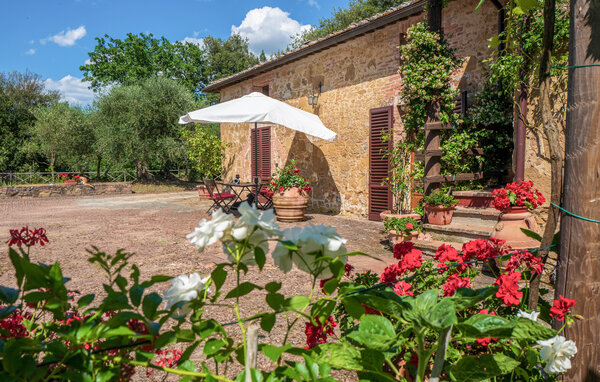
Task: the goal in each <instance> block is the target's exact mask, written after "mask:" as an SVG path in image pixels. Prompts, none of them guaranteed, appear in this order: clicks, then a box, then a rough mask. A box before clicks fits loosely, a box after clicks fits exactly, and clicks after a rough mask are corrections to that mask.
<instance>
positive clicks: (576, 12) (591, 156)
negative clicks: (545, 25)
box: [555, 0, 600, 381]
mask: <svg viewBox="0 0 600 382" xmlns="http://www.w3.org/2000/svg"><path fill="white" fill-rule="evenodd" d="M570 13H571V15H570V20H571V26H570V41H569V66H570V68H569V80H568V98H567V122H566V128H565V147H566V150H565V179H564V189H563V195H564V204H563V206H564V208H565V209H566V210H568V211H570V212H572V213H574V214H577V215H579V216H584V217H586V218H589V219H596V220H600V187H599V185H600V167H599V163H600V103H599V102H598V96H599V95H600V67H599V66H597V65H600V35H599V34H598V32H599V30H598V27H599V26H600V7H599V4H598V1H597V0H571V9H570ZM586 65H596V66H586ZM560 230H561V243H560V251H559V257H558V274H557V276H558V279H557V282H556V296H559V295H563V296H565V297H568V298H572V299H575V300H576V301H577V305H575V306H574V307H573V308H572V312H573V313H574V314H580V315H582V316H583V317H584V319H583V320H581V321H577V322H576V323H575V325H574V326H573V327H571V328H566V329H565V335H566V337H567V338H569V339H571V340H573V341H575V343H576V345H577V350H578V352H577V354H576V355H575V357H574V358H573V359H572V360H571V362H572V368H571V369H570V371H569V372H568V374H567V376H566V380H568V381H598V380H600V224H598V223H595V222H590V221H586V220H584V219H580V218H577V217H575V216H572V215H569V214H566V213H565V214H562V216H561V224H560ZM559 324H562V322H555V325H557V326H558V325H559Z"/></svg>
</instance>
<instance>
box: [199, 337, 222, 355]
mask: <svg viewBox="0 0 600 382" xmlns="http://www.w3.org/2000/svg"><path fill="white" fill-rule="evenodd" d="M223 346H225V342H224V341H222V340H218V339H216V338H212V339H210V340H208V341H206V344H204V350H203V351H202V352H203V353H204V354H206V355H213V354H215V353H216V352H218V351H219V350H220V349H221V348H222V347H223Z"/></svg>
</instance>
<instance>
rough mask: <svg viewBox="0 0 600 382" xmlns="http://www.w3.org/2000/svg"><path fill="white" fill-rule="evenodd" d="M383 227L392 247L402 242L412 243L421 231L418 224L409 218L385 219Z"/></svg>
mask: <svg viewBox="0 0 600 382" xmlns="http://www.w3.org/2000/svg"><path fill="white" fill-rule="evenodd" d="M383 227H384V228H385V231H386V232H387V234H388V240H389V242H390V244H391V245H392V246H394V245H396V244H398V243H401V242H403V241H413V240H415V239H416V238H417V237H418V236H419V233H421V231H422V228H421V225H420V224H419V222H418V221H417V220H416V219H415V218H413V217H409V216H405V217H401V218H396V217H392V218H388V219H385V220H384V221H383Z"/></svg>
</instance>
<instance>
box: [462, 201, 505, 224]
mask: <svg viewBox="0 0 600 382" xmlns="http://www.w3.org/2000/svg"><path fill="white" fill-rule="evenodd" d="M500 213H501V212H500V211H498V210H497V209H495V208H475V207H462V206H456V207H455V208H454V215H453V216H452V223H457V224H461V225H471V226H481V227H490V228H494V227H495V226H496V224H497V223H498V218H499V216H500Z"/></svg>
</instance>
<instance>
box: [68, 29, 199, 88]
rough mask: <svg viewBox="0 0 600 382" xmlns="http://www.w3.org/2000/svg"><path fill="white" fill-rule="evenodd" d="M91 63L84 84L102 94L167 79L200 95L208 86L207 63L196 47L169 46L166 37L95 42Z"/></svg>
mask: <svg viewBox="0 0 600 382" xmlns="http://www.w3.org/2000/svg"><path fill="white" fill-rule="evenodd" d="M96 42H97V44H96V47H95V48H94V50H93V51H92V52H90V53H88V55H89V57H90V62H89V63H88V64H85V65H83V66H81V67H80V68H79V69H80V70H82V71H83V80H84V81H91V84H92V85H91V87H92V89H94V90H99V89H101V88H103V87H106V86H109V85H132V84H135V83H137V82H139V81H141V80H144V79H147V78H150V77H157V76H161V75H163V76H166V77H169V78H173V79H175V80H177V81H178V82H180V83H181V84H182V85H183V86H185V88H187V89H188V90H189V91H191V92H193V93H196V94H199V93H200V91H201V90H202V88H203V87H204V86H206V85H207V79H206V71H205V66H206V60H205V56H204V53H203V50H202V49H201V48H200V47H199V46H198V45H196V44H193V43H190V42H186V43H182V42H179V41H178V42H175V43H170V42H169V40H167V39H166V38H165V37H160V38H155V37H154V36H153V35H152V34H144V33H140V34H139V35H135V34H132V33H128V34H127V37H126V38H125V39H124V40H120V39H116V38H112V37H110V36H108V35H104V37H101V38H96Z"/></svg>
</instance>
